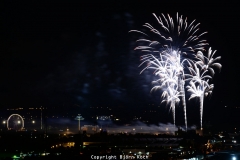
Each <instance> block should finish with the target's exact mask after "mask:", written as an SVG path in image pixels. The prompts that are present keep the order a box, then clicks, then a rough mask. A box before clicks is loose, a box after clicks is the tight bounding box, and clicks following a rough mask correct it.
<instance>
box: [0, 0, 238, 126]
mask: <svg viewBox="0 0 240 160" xmlns="http://www.w3.org/2000/svg"><path fill="white" fill-rule="evenodd" d="M61 2H62V1H61ZM61 2H58V3H50V2H48V3H44V2H42V1H38V2H36V1H34V2H29V1H18V2H17V1H15V2H7V3H6V4H5V6H4V9H3V10H2V18H1V24H2V25H1V26H3V28H2V29H1V52H0V73H1V78H0V107H1V108H8V107H13V108H14V107H39V106H46V107H49V108H51V107H59V106H61V107H67V108H69V109H71V107H72V110H74V111H76V112H78V111H79V108H80V111H81V112H82V114H83V115H84V111H87V108H89V107H97V106H101V107H112V108H114V107H115V108H120V109H116V110H117V111H118V112H119V111H120V112H121V108H122V110H126V109H127V112H128V113H130V114H132V113H135V112H139V114H140V113H142V112H141V110H146V109H147V108H148V105H149V104H155V106H156V107H157V106H158V105H159V104H160V99H159V97H160V95H157V94H150V89H151V87H152V85H151V80H152V79H151V78H152V77H151V75H150V74H145V73H144V74H141V75H139V72H140V71H141V68H138V65H139V64H140V61H139V59H140V58H139V57H140V56H141V55H142V53H141V52H138V51H134V48H135V47H136V46H137V44H136V43H135V41H136V40H137V39H138V38H139V34H136V33H128V31H129V30H132V29H138V30H141V29H142V28H143V27H142V25H143V24H144V23H146V22H148V23H150V24H155V25H154V26H155V27H156V28H157V25H156V24H157V23H156V20H155V18H154V17H153V15H152V13H156V14H157V15H160V14H161V13H164V14H167V13H169V14H170V15H171V16H172V17H174V18H175V16H176V12H178V13H179V15H183V16H184V17H186V16H187V17H188V22H190V21H192V20H194V19H196V22H197V23H198V22H200V23H201V25H200V29H201V31H202V32H204V31H208V34H207V35H206V36H205V37H204V38H206V39H207V40H208V42H209V44H210V46H211V47H212V49H213V50H217V56H221V57H222V59H221V61H220V63H221V64H222V66H223V68H222V70H221V72H220V73H216V75H215V76H214V80H213V81H212V82H213V83H214V85H215V88H214V91H213V95H212V97H211V99H210V100H209V99H205V106H204V120H205V121H213V122H215V123H217V122H219V123H220V122H223V121H224V122H225V121H226V122H229V123H232V122H236V123H238V122H240V120H239V118H238V117H236V116H232V115H231V113H232V112H235V113H240V112H239V110H240V108H238V109H236V111H235V110H233V109H235V108H236V107H240V105H239V99H240V95H239V89H240V85H239V82H240V69H239V67H240V62H239V61H240V53H239V37H240V23H239V20H240V12H239V8H240V7H239V5H238V4H237V3H235V4H234V3H227V2H225V3H222V2H217V3H204V2H202V1H201V2H198V3H187V2H179V3H176V2H168V3H167V2H164V1H158V2H156V1H140V2H139V1H132V2H131V3H130V2H128V3H126V2H123V1H121V2H120V1H119V2H114V3H113V2H111V3H110V2H107V1H90V2H88V3H83V2H82V3H80V1H79V3H61ZM72 2H73V1H72ZM153 2H154V3H153ZM159 28H160V27H159ZM197 104H198V103H195V102H191V103H189V105H190V106H193V107H192V111H189V117H190V118H191V115H195V113H197V114H199V110H198V107H196V105H197ZM73 106H77V107H73ZM225 106H227V107H225ZM162 108H163V110H166V108H164V106H163V107H162ZM229 108H231V109H229ZM56 110H57V109H56ZM230 110H233V111H230ZM125 112H126V111H125ZM193 112H194V113H193ZM166 113H167V114H169V117H170V118H169V119H171V116H170V113H169V112H168V111H165V112H162V114H166ZM86 114H87V113H86ZM225 115H227V117H225ZM161 116H162V117H164V115H159V117H161ZM156 121H157V120H156Z"/></svg>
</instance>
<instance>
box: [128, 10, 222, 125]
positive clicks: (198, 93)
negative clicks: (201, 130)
mask: <svg viewBox="0 0 240 160" xmlns="http://www.w3.org/2000/svg"><path fill="white" fill-rule="evenodd" d="M153 15H154V17H155V18H156V20H157V22H158V24H159V25H160V29H161V30H157V29H156V28H154V27H153V26H152V25H151V24H149V23H145V24H144V25H143V26H144V27H145V28H147V29H149V31H150V33H149V34H147V33H145V32H142V31H139V30H131V31H130V32H138V33H141V34H142V35H144V36H145V37H148V38H146V39H145V38H141V39H138V40H137V42H140V43H141V44H144V45H139V46H137V47H136V48H135V50H141V51H143V52H146V53H147V54H145V55H143V56H142V57H141V60H142V63H141V64H140V66H142V65H143V64H147V65H146V67H145V68H144V69H143V70H142V71H141V72H140V74H141V73H142V72H143V71H145V70H146V69H153V70H154V74H155V76H157V77H158V79H157V80H155V81H153V84H154V85H155V86H154V87H153V88H152V89H151V92H152V91H155V90H159V89H160V90H162V91H163V93H162V97H161V98H162V99H163V100H162V102H167V104H170V109H171V110H172V112H173V121H174V124H175V105H176V104H178V103H179V102H180V97H181V101H182V106H183V110H184V120H185V125H186V129H187V112H186V101H185V88H186V89H187V91H188V92H190V94H191V96H190V98H189V100H190V99H192V98H195V97H199V98H200V115H201V116H200V117H201V118H200V119H201V120H200V121H201V127H202V115H203V99H204V95H209V94H211V93H212V90H213V85H209V84H208V81H209V79H211V78H212V76H213V75H214V74H215V72H214V70H213V68H214V67H216V68H219V69H221V67H222V66H221V64H220V63H216V61H217V60H219V59H221V57H217V58H213V56H214V54H215V52H216V51H214V52H212V50H211V48H209V50H208V55H207V56H204V54H203V53H204V52H205V51H206V49H205V48H206V46H208V43H206V40H204V39H201V38H202V36H203V35H204V34H206V33H207V32H202V33H200V32H199V25H200V23H197V24H196V23H195V20H193V21H192V22H191V23H189V24H188V22H187V18H183V16H178V13H177V15H176V19H173V18H172V17H170V16H169V15H168V14H167V15H164V14H161V16H159V17H158V16H156V14H153ZM150 34H153V36H152V37H156V35H157V40H155V39H154V40H153V39H151V40H150V38H149V37H151V35H150ZM156 54H157V55H156ZM207 73H210V75H207ZM185 77H186V78H185Z"/></svg>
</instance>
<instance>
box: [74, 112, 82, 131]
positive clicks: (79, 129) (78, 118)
mask: <svg viewBox="0 0 240 160" xmlns="http://www.w3.org/2000/svg"><path fill="white" fill-rule="evenodd" d="M75 120H78V131H79V133H80V131H81V128H80V121H82V120H84V118H83V117H82V116H81V114H78V116H77V117H76V118H75Z"/></svg>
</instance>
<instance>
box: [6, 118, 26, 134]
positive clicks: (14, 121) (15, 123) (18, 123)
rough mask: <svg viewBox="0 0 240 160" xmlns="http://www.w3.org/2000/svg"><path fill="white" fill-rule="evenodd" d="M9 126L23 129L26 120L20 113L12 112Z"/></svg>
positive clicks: (10, 128)
mask: <svg viewBox="0 0 240 160" xmlns="http://www.w3.org/2000/svg"><path fill="white" fill-rule="evenodd" d="M7 128H8V129H9V130H16V131H19V130H22V129H23V128H24V120H23V118H22V116H20V115H19V114H12V115H10V116H9V117H8V120H7Z"/></svg>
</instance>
